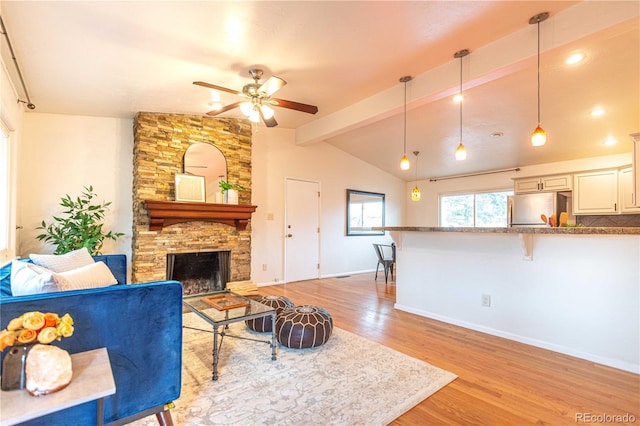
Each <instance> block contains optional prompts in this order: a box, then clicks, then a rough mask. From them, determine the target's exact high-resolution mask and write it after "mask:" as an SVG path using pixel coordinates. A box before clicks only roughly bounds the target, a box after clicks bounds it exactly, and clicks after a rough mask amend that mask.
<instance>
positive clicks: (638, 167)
mask: <svg viewBox="0 0 640 426" xmlns="http://www.w3.org/2000/svg"><path fill="white" fill-rule="evenodd" d="M629 136H631V141H632V142H633V164H632V165H631V167H632V172H631V191H632V192H633V195H634V196H633V204H632V205H633V206H636V207H640V200H639V199H638V198H640V132H637V133H631V134H630V135H629Z"/></svg>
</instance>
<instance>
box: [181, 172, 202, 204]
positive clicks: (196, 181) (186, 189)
mask: <svg viewBox="0 0 640 426" xmlns="http://www.w3.org/2000/svg"><path fill="white" fill-rule="evenodd" d="M204 186H205V183H204V176H197V175H189V174H183V173H176V201H185V202H192V203H204V202H205V201H206V195H205V194H206V192H205V187H204Z"/></svg>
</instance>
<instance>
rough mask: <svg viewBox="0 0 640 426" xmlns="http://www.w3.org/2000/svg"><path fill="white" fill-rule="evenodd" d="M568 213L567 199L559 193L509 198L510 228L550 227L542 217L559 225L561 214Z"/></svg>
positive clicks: (508, 218)
mask: <svg viewBox="0 0 640 426" xmlns="http://www.w3.org/2000/svg"><path fill="white" fill-rule="evenodd" d="M565 211H567V197H566V196H565V195H563V194H560V193H558V192H536V193H533V194H519V195H511V196H509V197H508V198H507V221H508V223H509V226H549V224H548V222H547V223H545V222H543V220H542V215H545V216H546V217H547V218H549V217H553V218H554V219H553V220H554V221H555V223H558V216H559V215H560V213H562V212H565Z"/></svg>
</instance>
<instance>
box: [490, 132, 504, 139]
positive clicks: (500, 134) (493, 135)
mask: <svg viewBox="0 0 640 426" xmlns="http://www.w3.org/2000/svg"><path fill="white" fill-rule="evenodd" d="M491 136H492V137H494V138H501V137H502V136H504V133H503V132H493V133H491Z"/></svg>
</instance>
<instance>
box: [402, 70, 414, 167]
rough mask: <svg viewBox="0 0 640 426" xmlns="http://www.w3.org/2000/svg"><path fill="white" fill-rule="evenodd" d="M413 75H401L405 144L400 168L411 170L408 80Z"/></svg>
mask: <svg viewBox="0 0 640 426" xmlns="http://www.w3.org/2000/svg"><path fill="white" fill-rule="evenodd" d="M411 79H412V77H411V76H410V75H406V76H404V77H400V83H404V144H403V149H402V159H401V160H400V168H401V169H402V170H409V167H410V166H411V164H410V163H409V159H408V158H407V82H409V81H411Z"/></svg>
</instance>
